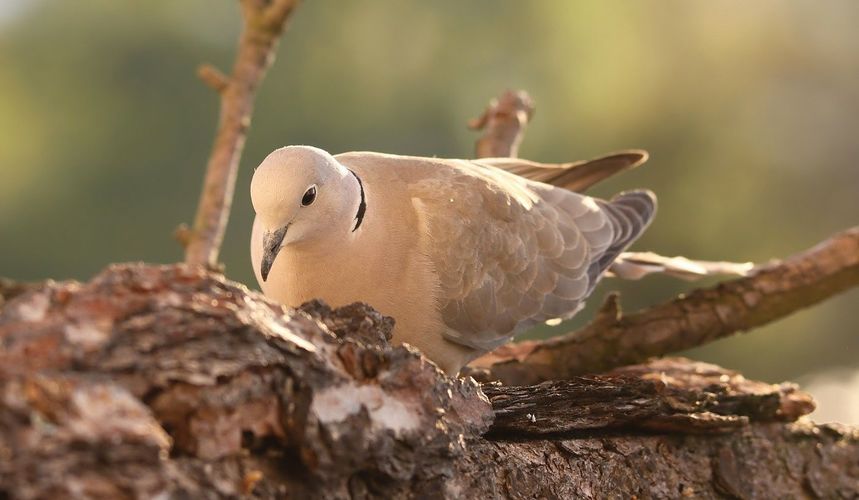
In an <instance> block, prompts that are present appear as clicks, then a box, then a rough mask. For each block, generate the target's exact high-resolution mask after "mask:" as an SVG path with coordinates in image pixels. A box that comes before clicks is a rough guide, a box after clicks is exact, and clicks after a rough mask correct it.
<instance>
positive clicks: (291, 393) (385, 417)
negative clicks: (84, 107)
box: [0, 265, 859, 498]
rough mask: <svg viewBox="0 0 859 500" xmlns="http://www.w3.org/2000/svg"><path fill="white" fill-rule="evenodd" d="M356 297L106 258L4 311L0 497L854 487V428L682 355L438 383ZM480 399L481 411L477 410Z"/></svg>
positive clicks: (542, 494) (706, 493) (792, 391)
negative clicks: (501, 381) (543, 377)
mask: <svg viewBox="0 0 859 500" xmlns="http://www.w3.org/2000/svg"><path fill="white" fill-rule="evenodd" d="M391 326H392V322H391V320H390V319H388V318H384V317H382V316H380V315H379V314H377V313H375V312H374V311H372V310H371V309H369V308H368V307H366V306H363V305H353V306H349V307H346V308H341V309H337V310H334V311H332V310H331V309H329V308H327V307H326V306H325V305H324V304H321V303H318V302H314V303H310V304H306V305H305V306H303V307H302V308H301V309H300V310H296V311H288V310H284V309H282V308H281V307H280V306H277V305H274V304H272V303H270V302H268V301H267V300H266V299H264V298H263V297H262V296H260V295H259V294H256V293H254V292H250V291H248V290H247V289H246V288H244V287H243V286H241V285H237V284H234V283H230V282H228V281H226V280H224V279H222V278H220V277H217V276H215V275H212V274H207V273H205V272H203V271H201V270H199V268H196V267H185V266H161V267H149V266H142V265H123V266H112V267H110V268H108V269H107V270H106V271H105V272H103V273H102V274H100V275H99V276H97V277H96V278H95V279H94V280H92V281H91V282H89V283H87V284H79V283H73V282H66V283H47V284H44V285H43V286H41V287H39V288H37V289H30V290H27V291H24V292H23V293H21V294H18V295H17V296H15V297H14V298H11V299H10V300H9V301H8V302H7V303H6V304H5V306H3V307H2V309H0V343H2V346H3V349H2V350H0V497H11V498H45V497H49V496H50V497H55V498H57V497H58V498H62V497H69V496H76V497H93V498H133V497H146V498H148V497H153V496H156V495H166V496H168V497H191V498H224V497H235V496H243V495H247V496H253V497H259V498H284V497H285V498H308V497H323V498H365V497H378V498H404V497H418V498H438V497H441V498H535V497H536V498H572V497H581V498H605V497H611V496H615V497H621V498H629V497H632V496H637V497H638V498H648V497H663V498H664V497H676V496H684V495H685V496H692V497H699V498H714V497H720V496H733V497H738V498H755V497H757V498H763V497H773V496H775V497H807V496H818V497H826V498H836V497H843V498H850V497H854V496H855V495H857V494H859V463H857V462H856V459H855V458H856V456H857V455H859V434H857V432H856V431H855V430H852V429H846V428H834V427H820V426H814V425H812V424H810V423H808V422H804V421H800V422H797V423H792V424H785V423H783V421H790V420H794V419H796V418H797V417H799V416H800V415H802V414H804V413H807V412H808V411H809V410H810V408H811V402H810V399H809V397H808V396H807V395H805V394H803V393H801V392H799V391H798V390H797V389H796V388H795V387H793V386H789V385H778V386H772V385H768V384H761V383H757V382H751V381H747V380H745V379H743V378H742V377H741V376H739V375H738V374H736V373H733V372H728V371H724V370H722V369H720V368H718V367H714V366H712V365H704V364H700V363H694V362H691V361H688V360H663V361H661V362H658V363H653V364H649V365H640V366H635V367H627V368H625V369H622V370H616V371H615V372H612V373H609V374H603V375H600V376H591V377H581V378H578V379H573V380H570V381H565V382H557V383H552V384H545V385H541V386H536V387H530V388H526V387H503V386H498V385H487V386H485V387H484V390H485V391H486V392H487V393H488V394H489V396H490V398H489V399H487V397H486V396H485V395H484V393H483V391H482V390H481V388H480V387H479V386H478V385H477V384H476V383H475V382H473V381H472V380H471V379H460V380H452V379H450V378H447V377H446V376H445V375H444V374H443V373H442V372H441V371H439V370H438V369H437V368H436V367H435V366H434V365H433V364H432V363H430V362H429V361H427V360H426V359H424V358H422V357H421V356H420V355H419V353H417V352H416V351H414V350H413V349H411V348H408V347H391V346H389V345H388V343H387V340H388V338H389V334H390V330H391ZM490 401H491V402H490Z"/></svg>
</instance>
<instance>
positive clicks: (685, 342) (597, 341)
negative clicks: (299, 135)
mask: <svg viewBox="0 0 859 500" xmlns="http://www.w3.org/2000/svg"><path fill="white" fill-rule="evenodd" d="M857 285H859V226H857V227H853V228H851V229H848V230H846V231H843V232H841V233H838V234H836V235H835V236H833V237H831V238H829V239H828V240H826V241H824V242H822V243H820V244H819V245H817V246H815V247H813V248H811V249H809V250H807V251H805V252H802V253H800V254H797V255H794V256H793V257H790V258H788V259H786V260H784V261H780V262H779V261H776V262H773V263H770V264H768V265H765V266H762V267H760V268H759V269H758V270H757V271H756V272H754V273H753V274H752V275H751V276H748V277H745V278H740V279H736V280H732V281H727V282H723V283H721V284H719V285H717V286H715V287H712V288H707V289H699V290H695V291H693V292H691V293H689V294H687V295H683V296H680V297H677V298H675V299H673V300H671V301H669V302H666V303H663V304H660V305H657V306H654V307H651V308H648V309H645V310H642V311H640V312H636V313H633V314H628V315H624V314H622V313H621V312H620V309H619V307H618V305H617V296H616V295H614V294H612V295H609V296H608V298H607V300H606V302H605V303H604V305H603V307H602V308H601V310H600V311H599V312H598V313H597V316H596V318H595V319H594V321H593V322H591V323H590V324H588V325H587V326H585V327H584V328H582V329H581V330H578V331H576V332H572V333H570V334H567V335H564V336H561V337H556V338H552V339H549V340H546V341H543V342H521V343H519V344H511V345H509V346H504V347H502V348H501V349H499V350H496V351H495V352H494V353H491V354H489V355H487V356H485V357H484V358H481V359H480V360H478V361H476V364H477V366H482V367H484V368H489V369H490V370H491V372H492V375H491V377H492V378H497V379H498V380H502V381H504V382H505V383H512V384H528V383H536V382H539V381H542V380H549V379H558V378H568V377H572V376H575V375H579V374H583V373H599V372H602V371H605V370H608V369H611V368H613V367H616V366H623V365H626V364H631V363H638V362H641V361H644V360H646V359H648V358H650V357H652V356H663V355H665V354H670V353H672V352H677V351H681V350H684V349H689V348H692V347H697V346H699V345H703V344H706V343H709V342H712V341H714V340H716V339H720V338H723V337H726V336H728V335H732V334H734V333H737V332H743V331H747V330H750V329H752V328H755V327H758V326H762V325H765V324H767V323H770V322H772V321H775V320H777V319H780V318H783V317H785V316H787V315H789V314H791V313H793V312H794V311H797V310H799V309H803V308H805V307H808V306H811V305H813V304H816V303H818V302H820V301H823V300H825V299H827V298H829V297H832V296H833V295H836V294H838V293H840V292H843V291H845V290H847V289H849V288H852V287H854V286H857Z"/></svg>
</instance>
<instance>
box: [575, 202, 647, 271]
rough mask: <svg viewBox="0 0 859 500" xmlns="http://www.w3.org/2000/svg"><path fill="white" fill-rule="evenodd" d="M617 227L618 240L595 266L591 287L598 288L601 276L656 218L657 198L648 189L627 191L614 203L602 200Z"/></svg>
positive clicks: (592, 266)
mask: <svg viewBox="0 0 859 500" xmlns="http://www.w3.org/2000/svg"><path fill="white" fill-rule="evenodd" d="M598 203H599V204H600V206H602V208H603V209H604V210H605V212H606V214H607V215H608V218H609V220H610V221H611V224H612V226H614V234H615V238H614V241H613V242H612V243H611V245H609V247H608V249H606V251H605V253H603V254H602V255H601V256H600V258H599V259H598V260H597V261H596V262H594V263H593V264H591V267H590V268H589V269H588V276H589V278H590V281H591V287H593V286H595V285H596V282H597V281H598V280H599V277H600V275H602V273H603V272H605V270H606V269H608V268H609V266H610V265H611V263H612V262H614V260H615V259H616V258H617V256H618V255H620V254H621V252H623V251H624V250H626V249H627V248H628V247H629V246H630V245H631V244H632V243H633V242H634V241H635V240H637V239H638V238H639V237H640V236H641V235H642V233H644V230H645V229H647V227H648V226H649V225H650V223H651V222H652V221H653V218H654V217H655V216H656V207H657V203H656V195H655V194H653V192H652V191H649V190H647V189H639V190H635V191H624V192H622V193H619V194H617V195H615V196H614V197H613V198H612V199H611V201H600V202H598Z"/></svg>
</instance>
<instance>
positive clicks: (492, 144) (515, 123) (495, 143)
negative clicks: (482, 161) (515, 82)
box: [468, 90, 534, 158]
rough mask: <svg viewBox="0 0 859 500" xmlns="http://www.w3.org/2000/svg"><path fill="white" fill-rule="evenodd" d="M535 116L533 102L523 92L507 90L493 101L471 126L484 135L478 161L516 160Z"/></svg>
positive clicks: (471, 122)
mask: <svg viewBox="0 0 859 500" xmlns="http://www.w3.org/2000/svg"><path fill="white" fill-rule="evenodd" d="M532 116H534V101H533V100H532V99H531V96H529V95H528V93H527V92H525V91H524V90H517V91H513V90H507V91H505V92H504V93H503V94H501V96H500V97H498V98H497V99H492V100H491V101H490V102H489V106H488V107H487V108H486V111H484V112H483V114H482V115H481V116H480V117H479V118H475V119H473V120H471V121H470V122H469V123H468V126H469V127H470V128H471V129H473V130H483V131H484V132H483V136H482V137H481V138H480V139H478V140H477V145H476V151H475V152H476V154H477V157H478V158H503V157H511V158H515V157H516V155H517V154H518V152H519V144H521V143H522V137H523V136H524V135H525V126H526V125H528V121H529V120H530V119H531V117H532Z"/></svg>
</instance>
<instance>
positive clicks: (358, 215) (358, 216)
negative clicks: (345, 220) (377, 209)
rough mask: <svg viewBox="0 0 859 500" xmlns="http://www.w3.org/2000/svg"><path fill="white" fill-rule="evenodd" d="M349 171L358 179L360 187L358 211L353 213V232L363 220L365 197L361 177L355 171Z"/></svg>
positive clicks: (365, 205) (365, 206)
mask: <svg viewBox="0 0 859 500" xmlns="http://www.w3.org/2000/svg"><path fill="white" fill-rule="evenodd" d="M349 172H350V173H351V174H352V175H354V176H355V180H356V181H358V188H360V189H361V203H360V204H358V213H356V214H355V227H353V228H352V232H353V233H354V232H355V231H357V230H358V228H359V227H361V223H362V222H364V214H365V213H366V212H367V199H366V198H365V197H364V183H363V182H361V178H360V177H358V174H356V173H355V172H352V171H351V170H350V171H349Z"/></svg>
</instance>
